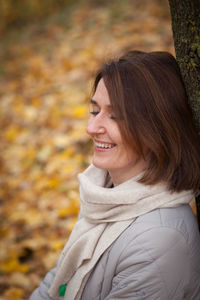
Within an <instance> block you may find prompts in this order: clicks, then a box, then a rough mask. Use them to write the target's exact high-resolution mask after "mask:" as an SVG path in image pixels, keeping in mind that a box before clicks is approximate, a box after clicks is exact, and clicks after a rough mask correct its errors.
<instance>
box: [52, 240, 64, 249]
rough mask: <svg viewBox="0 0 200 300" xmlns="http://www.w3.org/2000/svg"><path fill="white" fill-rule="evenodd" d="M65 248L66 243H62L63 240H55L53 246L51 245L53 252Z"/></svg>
mask: <svg viewBox="0 0 200 300" xmlns="http://www.w3.org/2000/svg"><path fill="white" fill-rule="evenodd" d="M63 246H64V242H63V241H61V240H55V241H53V242H52V244H51V248H52V250H54V251H55V250H59V249H62V248H63Z"/></svg>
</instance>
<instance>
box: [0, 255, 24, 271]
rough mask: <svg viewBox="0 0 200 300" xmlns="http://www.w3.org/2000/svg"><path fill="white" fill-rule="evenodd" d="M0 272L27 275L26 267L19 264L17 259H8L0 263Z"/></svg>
mask: <svg viewBox="0 0 200 300" xmlns="http://www.w3.org/2000/svg"><path fill="white" fill-rule="evenodd" d="M0 270H1V271H2V272H5V273H12V272H16V271H17V272H20V273H27V272H28V270H29V267H28V265H26V264H20V263H19V261H18V259H17V258H10V259H7V260H6V261H4V262H1V263H0Z"/></svg>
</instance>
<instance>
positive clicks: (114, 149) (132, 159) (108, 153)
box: [87, 79, 146, 185]
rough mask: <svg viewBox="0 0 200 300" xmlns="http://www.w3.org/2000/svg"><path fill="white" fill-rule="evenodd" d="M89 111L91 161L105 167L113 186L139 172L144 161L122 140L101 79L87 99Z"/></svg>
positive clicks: (97, 165) (88, 127) (88, 129)
mask: <svg viewBox="0 0 200 300" xmlns="http://www.w3.org/2000/svg"><path fill="white" fill-rule="evenodd" d="M90 113H91V116H90V118H89V120H88V126H87V133H88V134H89V135H90V136H91V138H92V139H93V142H94V156H93V164H94V165H95V166H96V167H98V168H101V169H105V170H108V171H109V173H110V176H111V178H112V180H113V183H114V185H118V184H120V183H122V182H124V181H126V180H128V179H129V178H131V177H133V176H135V175H137V174H138V173H140V172H141V171H142V170H143V169H144V168H145V166H146V161H144V160H143V158H140V157H138V155H137V154H136V153H135V152H134V151H133V149H131V148H130V146H127V145H126V144H125V143H124V141H123V139H122V136H121V133H120V131H119V127H118V123H117V120H116V119H115V116H114V115H113V111H112V107H111V105H110V99H109V96H108V92H107V89H106V87H105V84H104V81H103V79H101V80H100V81H99V84H98V86H97V89H96V92H95V94H94V96H93V98H92V99H91V109H90Z"/></svg>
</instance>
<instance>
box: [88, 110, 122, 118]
mask: <svg viewBox="0 0 200 300" xmlns="http://www.w3.org/2000/svg"><path fill="white" fill-rule="evenodd" d="M99 113H100V111H99V110H91V111H90V114H91V115H94V116H96V115H98V114H99ZM109 118H110V119H112V120H116V119H117V118H116V117H115V116H114V115H113V114H109Z"/></svg>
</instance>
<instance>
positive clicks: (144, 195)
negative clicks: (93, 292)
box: [49, 165, 193, 300]
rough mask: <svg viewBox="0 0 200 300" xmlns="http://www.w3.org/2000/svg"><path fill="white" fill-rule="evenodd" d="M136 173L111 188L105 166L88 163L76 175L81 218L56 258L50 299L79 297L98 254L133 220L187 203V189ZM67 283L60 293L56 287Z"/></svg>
mask: <svg viewBox="0 0 200 300" xmlns="http://www.w3.org/2000/svg"><path fill="white" fill-rule="evenodd" d="M140 176H141V174H140V175H138V176H136V177H134V178H132V179H130V180H128V181H126V182H124V183H122V184H120V185H118V186H116V187H114V188H108V186H109V185H110V186H111V180H110V179H109V177H108V173H107V171H105V170H101V169H98V168H96V167H94V166H93V165H91V166H89V168H88V169H86V170H85V171H84V172H83V173H81V174H79V175H78V178H79V181H80V198H81V210H80V214H81V218H80V219H79V220H78V221H77V223H76V225H75V226H74V229H73V231H72V233H71V236H70V238H69V240H68V242H67V244H66V246H65V248H64V249H63V251H62V254H61V256H60V258H59V260H58V264H57V272H56V276H55V278H54V281H53V284H52V286H51V287H50V290H49V294H50V296H51V297H52V298H53V299H64V300H79V299H80V298H81V294H82V292H83V289H84V286H85V284H86V282H87V279H88V277H89V275H90V274H91V271H92V270H93V268H94V266H95V264H96V263H97V261H98V259H99V258H100V256H101V255H102V254H103V253H104V252H105V251H106V249H107V248H108V247H109V246H110V245H111V244H112V243H113V242H114V241H115V240H116V239H117V238H118V237H119V235H120V234H121V233H122V232H123V231H124V230H125V229H126V228H127V227H128V226H129V225H130V224H131V223H132V222H133V221H134V220H135V218H136V217H138V216H140V215H142V214H145V213H147V212H149V211H151V210H153V209H156V208H162V207H176V206H179V205H181V204H184V203H189V202H190V201H191V199H192V198H193V194H192V193H191V192H190V191H184V192H181V193H170V192H169V191H168V190H167V189H166V187H165V185H163V184H157V185H154V186H147V185H143V184H141V183H138V182H137V180H138V179H139V177H140ZM63 284H67V286H66V292H65V295H64V297H59V287H60V286H61V285H63Z"/></svg>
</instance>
